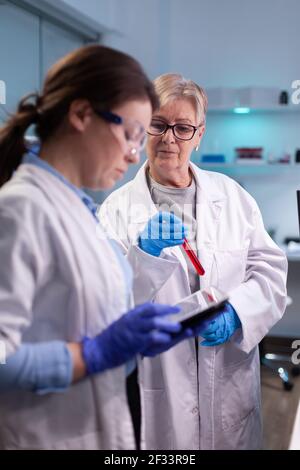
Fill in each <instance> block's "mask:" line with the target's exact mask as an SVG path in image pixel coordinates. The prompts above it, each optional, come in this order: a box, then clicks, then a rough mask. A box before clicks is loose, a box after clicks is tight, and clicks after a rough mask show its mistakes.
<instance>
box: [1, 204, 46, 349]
mask: <svg viewBox="0 0 300 470" xmlns="http://www.w3.org/2000/svg"><path fill="white" fill-rule="evenodd" d="M13 209H15V207H14V206H12V207H11V208H8V209H6V208H3V207H1V208H0V259H1V269H0V341H2V342H3V344H4V346H5V353H6V355H7V356H9V355H10V354H12V353H14V352H16V350H17V349H18V347H19V345H20V343H21V338H22V333H23V331H24V330H25V329H26V328H27V327H28V326H29V325H30V323H31V321H32V306H33V302H34V297H35V290H36V286H37V284H38V279H39V276H40V272H39V259H40V258H41V253H38V250H37V244H38V240H37V236H36V237H35V236H34V226H35V224H34V222H33V221H32V226H33V230H32V232H30V231H29V230H28V224H22V220H20V213H21V214H22V212H20V210H15V211H14V210H13ZM19 209H20V208H19ZM26 210H27V211H28V212H31V211H30V209H26ZM23 215H24V217H32V216H33V213H30V214H29V213H24V212H23ZM35 215H36V220H35V222H36V223H37V224H38V223H39V221H38V218H39V216H38V214H35Z"/></svg>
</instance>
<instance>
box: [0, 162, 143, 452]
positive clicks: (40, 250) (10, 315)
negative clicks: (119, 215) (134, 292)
mask: <svg viewBox="0 0 300 470" xmlns="http://www.w3.org/2000/svg"><path fill="white" fill-rule="evenodd" d="M96 226H97V223H96V221H95V219H94V218H93V216H92V214H91V213H90V212H89V211H88V209H87V208H86V207H85V206H84V204H83V203H82V201H81V200H80V199H79V198H78V196H77V195H76V194H75V193H74V192H73V191H72V190H71V189H69V188H68V187H67V186H65V185H64V184H63V183H62V182H61V181H60V180H59V179H58V178H56V177H55V176H53V175H51V174H50V173H48V172H46V171H45V170H43V169H41V168H37V167H35V166H32V165H28V164H23V165H21V166H20V167H19V169H18V170H17V172H16V173H15V174H14V176H13V178H12V179H11V181H10V182H8V183H7V184H6V185H5V186H4V187H3V188H2V189H1V191H0V257H1V268H0V340H1V341H4V343H5V345H6V350H7V353H8V354H12V353H13V352H14V351H16V350H17V348H18V347H19V345H20V344H21V342H22V341H26V342H39V341H49V340H63V341H67V342H74V341H75V342H76V341H80V340H81V339H82V337H83V336H84V335H87V336H94V335H96V334H97V333H99V332H101V331H102V330H103V328H105V327H106V326H107V325H109V324H110V323H111V322H112V321H114V320H115V319H117V318H118V317H119V316H120V315H121V314H122V313H124V311H125V310H126V292H125V291H126V286H125V280H124V276H123V272H122V270H121V267H120V265H119V262H118V260H117V259H116V255H115V252H114V251H113V249H112V247H111V245H110V243H109V242H108V240H107V239H105V238H104V237H102V240H99V238H97V236H96ZM97 230H98V234H99V233H100V231H101V229H100V228H99V227H98V229H97ZM0 367H5V366H0ZM125 377H126V372H125V367H124V366H122V367H118V368H115V369H111V370H107V371H106V372H104V373H101V374H97V375H93V376H90V377H88V378H85V379H84V380H82V381H80V382H78V383H76V384H75V385H71V386H70V387H69V389H68V390H67V391H65V392H63V393H52V394H47V395H43V396H41V395H36V394H34V393H31V392H25V391H13V392H9V393H5V394H1V398H0V417H1V418H0V449H134V448H135V443H134V435H133V428H132V422H131V417H130V413H129V409H128V405H127V396H126V379H125Z"/></svg>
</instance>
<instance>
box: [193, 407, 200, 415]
mask: <svg viewBox="0 0 300 470" xmlns="http://www.w3.org/2000/svg"><path fill="white" fill-rule="evenodd" d="M192 413H193V415H196V414H198V413H199V408H198V406H195V407H194V408H193V409H192Z"/></svg>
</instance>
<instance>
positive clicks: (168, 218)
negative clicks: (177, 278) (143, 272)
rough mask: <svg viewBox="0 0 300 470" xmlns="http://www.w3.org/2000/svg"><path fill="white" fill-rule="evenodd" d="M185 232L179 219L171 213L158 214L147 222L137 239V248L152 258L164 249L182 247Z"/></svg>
mask: <svg viewBox="0 0 300 470" xmlns="http://www.w3.org/2000/svg"><path fill="white" fill-rule="evenodd" d="M186 236H187V230H186V228H185V226H184V225H183V223H182V221H181V219H179V218H178V217H176V215H174V214H173V213H171V212H158V213H157V214H155V215H154V216H153V217H151V219H150V220H149V221H148V223H147V225H146V227H145V228H144V230H143V231H142V233H141V234H140V237H139V241H138V243H139V247H140V248H141V249H142V250H143V251H145V252H146V253H148V254H150V255H152V256H159V255H160V253H161V251H162V250H163V249H164V248H167V247H170V246H176V245H182V243H183V241H184V237H186Z"/></svg>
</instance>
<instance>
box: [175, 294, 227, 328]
mask: <svg viewBox="0 0 300 470" xmlns="http://www.w3.org/2000/svg"><path fill="white" fill-rule="evenodd" d="M227 301H228V296H226V295H225V294H224V293H223V292H221V291H219V290H218V289H216V288H215V287H209V288H207V289H202V290H199V291H197V292H195V293H194V294H192V295H189V296H188V297H185V298H184V299H182V300H181V301H180V302H178V303H177V304H175V305H176V307H180V309H181V312H179V313H175V314H174V315H172V319H173V320H174V321H177V322H179V323H180V324H181V325H182V327H183V328H190V327H194V326H197V325H198V324H199V323H201V320H204V319H206V318H209V317H211V316H213V315H214V314H215V313H216V312H217V311H218V310H220V309H222V308H223V307H224V306H225V304H226V302H227Z"/></svg>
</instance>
